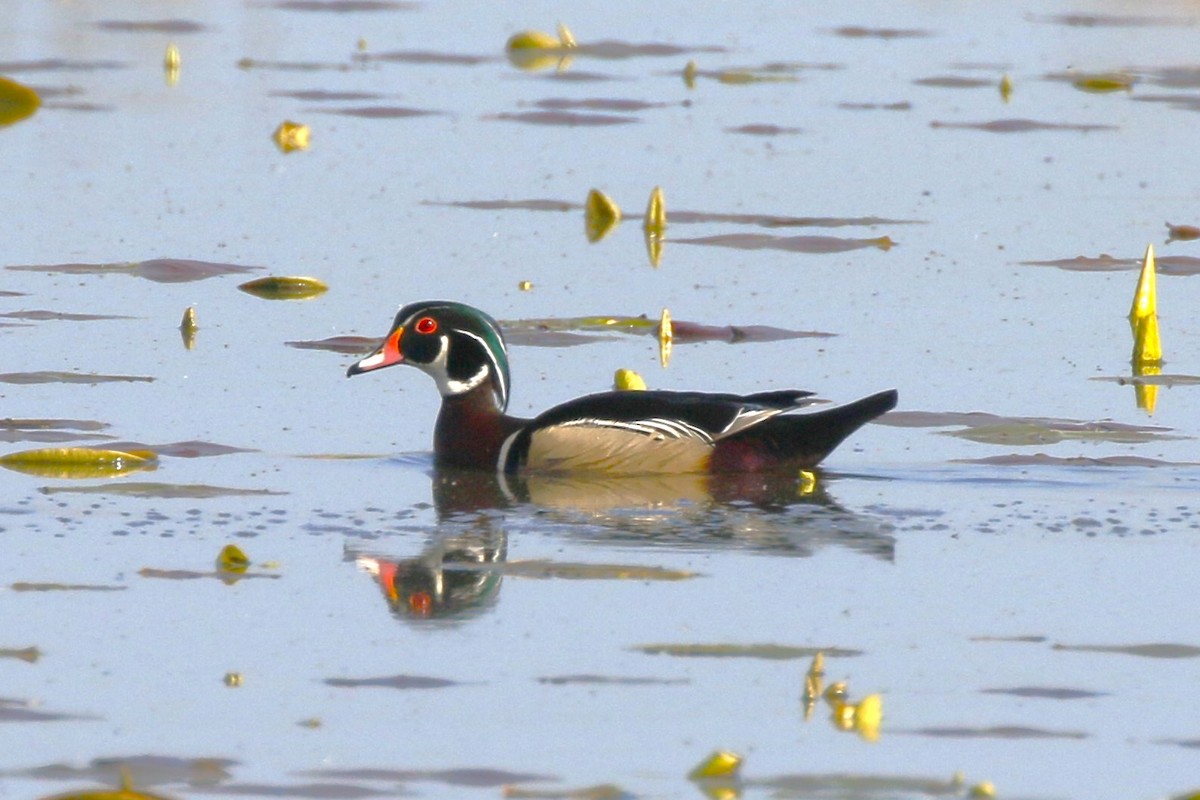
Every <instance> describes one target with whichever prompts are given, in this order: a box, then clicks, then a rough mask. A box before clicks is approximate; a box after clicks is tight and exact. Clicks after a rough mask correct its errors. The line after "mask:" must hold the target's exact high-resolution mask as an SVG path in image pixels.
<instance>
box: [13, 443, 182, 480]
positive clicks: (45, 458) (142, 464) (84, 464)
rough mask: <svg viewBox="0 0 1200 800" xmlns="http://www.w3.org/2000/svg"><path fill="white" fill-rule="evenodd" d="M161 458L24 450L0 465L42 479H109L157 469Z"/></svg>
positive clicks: (120, 453)
mask: <svg viewBox="0 0 1200 800" xmlns="http://www.w3.org/2000/svg"><path fill="white" fill-rule="evenodd" d="M157 459H158V456H157V455H155V454H154V453H153V452H151V451H149V450H137V451H133V452H124V451H121V450H99V449H93V448H90V447H52V448H46V449H42V450H24V451H22V452H19V453H9V454H8V455H6V456H2V457H0V466H2V467H5V468H7V469H11V470H13V471H15V472H24V473H26V474H27V475H37V476H39V477H42V478H108V477H117V476H119V475H124V474H126V473H129V472H137V471H138V470H150V469H155V467H157V465H158V461H157Z"/></svg>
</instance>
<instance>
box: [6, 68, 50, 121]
mask: <svg viewBox="0 0 1200 800" xmlns="http://www.w3.org/2000/svg"><path fill="white" fill-rule="evenodd" d="M41 105H42V98H41V97H40V96H38V93H37V92H35V91H34V90H33V89H30V88H29V87H28V86H26V85H25V84H23V83H17V82H16V81H13V80H9V79H8V78H4V77H0V125H11V124H12V123H14V122H20V121H21V120H23V119H25V118H26V117H30V116H33V112H35V111H37V110H38V108H39V107H41Z"/></svg>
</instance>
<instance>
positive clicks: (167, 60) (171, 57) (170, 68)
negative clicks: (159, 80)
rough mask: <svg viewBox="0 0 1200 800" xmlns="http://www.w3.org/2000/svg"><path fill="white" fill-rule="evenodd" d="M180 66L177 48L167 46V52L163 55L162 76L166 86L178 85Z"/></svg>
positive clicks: (172, 45)
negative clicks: (165, 80)
mask: <svg viewBox="0 0 1200 800" xmlns="http://www.w3.org/2000/svg"><path fill="white" fill-rule="evenodd" d="M180 64H181V59H180V56H179V48H178V47H176V46H175V44H174V43H172V44H169V45H167V52H166V53H165V54H164V55H163V74H164V75H165V76H166V79H167V86H175V85H176V84H177V83H179V67H180Z"/></svg>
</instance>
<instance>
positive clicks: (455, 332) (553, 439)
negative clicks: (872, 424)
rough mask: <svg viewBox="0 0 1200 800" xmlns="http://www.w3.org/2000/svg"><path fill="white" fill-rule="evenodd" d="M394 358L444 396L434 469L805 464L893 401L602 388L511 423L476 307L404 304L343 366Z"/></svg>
mask: <svg viewBox="0 0 1200 800" xmlns="http://www.w3.org/2000/svg"><path fill="white" fill-rule="evenodd" d="M393 364H409V365H411V366H414V367H416V368H418V369H420V370H422V371H424V372H426V373H428V374H429V375H430V376H431V377H432V378H433V380H434V381H435V382H436V383H437V386H438V390H439V391H440V392H441V394H442V408H441V412H440V413H439V414H438V418H437V423H436V425H435V426H434V433H433V453H434V461H435V463H436V465H437V466H439V467H450V468H471V469H487V470H497V471H499V472H502V473H505V474H513V473H517V472H523V471H537V472H543V471H544V472H589V471H592V472H602V473H604V474H606V475H644V474H654V473H730V472H771V471H779V470H796V469H807V468H810V467H813V466H815V465H816V464H817V462H819V461H820V460H821V459H823V458H824V457H825V456H827V455H828V454H829V453H830V452H831V451H832V450H833V449H834V448H835V447H837V446H838V445H839V444H841V442H842V441H843V440H844V439H845V438H846V437H847V436H849V435H850V434H851V433H853V432H854V431H855V430H857V429H858V428H859V427H861V426H862V425H864V424H866V423H867V422H869V421H870V420H872V419H874V418H875V417H878V416H879V415H881V414H883V413H885V412H887V411H889V410H891V409H892V408H894V407H895V405H896V400H897V394H896V391H895V390H894V389H889V390H887V391H883V392H878V393H876V394H873V395H870V396H868V397H864V398H862V399H860V400H855V401H854V402H851V403H846V404H844V405H840V406H831V407H822V408H819V409H814V410H811V411H806V412H803V413H788V412H793V411H796V410H797V409H800V408H802V407H803V406H806V405H811V404H812V403H814V402H817V401H816V400H815V399H814V398H813V393H812V392H806V391H800V390H794V389H786V390H779V391H769V392H758V393H756V394H749V395H735V394H712V393H704V392H674V391H640V392H639V391H634V392H611V391H610V392H601V393H599V394H591V395H587V396H585V397H580V398H578V399H575V400H570V401H568V402H566V403H563V404H561V405H558V406H555V407H554V408H551V409H549V410H548V411H545V412H543V413H542V414H540V415H538V416H537V417H534V418H533V419H520V418H518V417H512V416H509V415H508V414H506V413H505V409H506V408H507V407H508V393H509V372H508V351H507V349H506V348H505V344H504V337H503V335H502V334H501V333H500V326H499V325H498V324H497V323H496V321H495V320H494V319H492V318H491V317H489V316H488V315H487V314H485V313H483V312H482V311H479V310H478V309H475V308H472V307H471V306H468V305H464V304H462V303H455V302H449V301H423V302H419V303H412V304H410V305H407V306H404V307H403V308H401V309H400V312H399V313H398V314H397V315H396V319H395V321H394V322H393V323H392V329H391V330H390V331H389V332H388V334H387V337H386V338H385V339H384V340H383V343H382V344H381V345H380V346H379V347H378V348H376V350H375V351H374V352H372V353H371V354H370V355H368V356H366V357H364V358H362V359H361V360H359V361H358V362H357V363H355V364H353V365H352V366H351V367H350V368H349V369H348V370H347V372H346V374H347V376H351V375H358V374H359V373H362V372H370V371H372V370H376V369H382V368H383V367H390V366H392V365H393Z"/></svg>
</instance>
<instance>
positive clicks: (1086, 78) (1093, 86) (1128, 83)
mask: <svg viewBox="0 0 1200 800" xmlns="http://www.w3.org/2000/svg"><path fill="white" fill-rule="evenodd" d="M1133 82H1134V81H1133V76H1132V75H1127V74H1125V73H1123V72H1108V73H1104V74H1100V75H1080V76H1079V77H1077V78H1075V80H1074V81H1072V82H1071V85H1073V86H1074V87H1075V88H1076V89H1079V90H1080V91H1084V92H1090V93H1092V94H1106V93H1108V92H1128V91H1132V89H1133Z"/></svg>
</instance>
